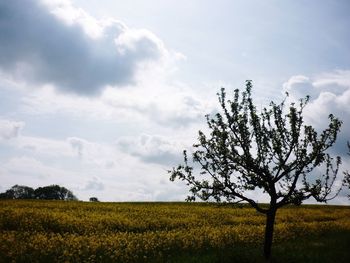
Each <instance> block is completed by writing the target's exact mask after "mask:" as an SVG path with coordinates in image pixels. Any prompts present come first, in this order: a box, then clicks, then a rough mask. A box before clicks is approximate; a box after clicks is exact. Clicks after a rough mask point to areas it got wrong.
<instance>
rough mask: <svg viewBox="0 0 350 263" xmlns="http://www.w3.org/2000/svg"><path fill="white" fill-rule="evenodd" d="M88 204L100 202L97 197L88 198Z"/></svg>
mask: <svg viewBox="0 0 350 263" xmlns="http://www.w3.org/2000/svg"><path fill="white" fill-rule="evenodd" d="M89 201H90V202H100V201H99V200H98V198H97V197H90V199H89Z"/></svg>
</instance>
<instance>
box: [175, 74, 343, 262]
mask: <svg viewBox="0 0 350 263" xmlns="http://www.w3.org/2000/svg"><path fill="white" fill-rule="evenodd" d="M251 90H252V83H251V81H247V82H246V89H245V91H244V92H241V94H240V91H239V90H238V89H236V90H235V91H234V96H233V99H232V100H228V99H227V98H226V92H225V89H223V88H222V89H221V92H220V93H219V94H218V98H219V103H220V106H221V112H219V113H216V114H215V116H209V115H207V116H206V118H207V125H208V128H209V130H210V134H209V135H206V134H205V133H204V132H202V131H199V136H198V143H196V144H194V145H193V148H194V149H193V153H192V158H191V159H189V157H188V154H187V152H186V151H184V163H183V164H181V165H179V166H177V167H174V168H173V169H172V170H171V171H169V172H170V174H171V176H170V179H171V180H172V181H174V180H175V179H180V180H183V181H185V182H186V183H187V185H188V186H189V187H190V195H189V196H188V199H187V200H189V201H193V200H195V199H196V198H200V199H202V200H216V201H218V202H219V201H228V202H242V201H244V202H248V203H249V204H250V205H251V206H253V207H254V208H255V209H256V210H257V211H259V212H261V213H264V214H266V216H267V222H266V233H265V248H264V251H265V256H266V257H267V258H268V257H269V256H270V249H271V244H268V243H271V242H272V233H273V225H274V220H275V215H276V211H277V209H278V208H280V207H282V206H284V205H287V204H296V205H299V204H301V203H302V202H303V201H304V200H306V199H308V198H310V197H313V198H314V199H315V200H316V201H318V202H326V201H327V200H329V199H331V198H334V197H335V196H336V195H337V193H338V191H336V192H335V194H334V195H333V196H330V195H331V192H332V188H333V185H334V182H335V179H336V175H337V172H338V168H339V164H340V163H341V159H340V157H336V158H333V157H331V156H330V155H329V154H328V153H327V150H328V149H329V148H330V147H331V146H332V145H333V144H334V143H335V141H336V139H337V135H338V132H339V130H340V127H341V124H342V123H341V121H340V120H338V119H337V118H336V117H334V116H333V115H332V114H331V115H329V117H328V118H329V125H328V127H327V128H326V129H325V130H323V131H322V132H321V133H318V132H317V131H316V129H315V128H314V127H312V126H311V125H306V124H304V119H303V110H304V109H305V106H306V105H307V103H308V102H309V97H306V98H304V99H301V100H300V101H299V102H298V103H291V104H289V106H288V107H287V106H286V99H285V100H284V101H282V102H281V103H280V104H276V103H274V102H271V103H270V105H269V107H268V108H263V109H262V110H261V111H260V112H258V111H257V108H256V106H255V105H254V102H253V98H252V94H251ZM287 96H288V94H287ZM321 166H324V167H325V171H324V173H320V172H319V171H315V168H319V167H321ZM313 171H314V173H312V172H313ZM258 189H260V190H261V191H262V192H264V193H265V194H268V196H269V198H270V202H269V206H262V205H261V204H259V203H258V202H257V201H255V200H253V198H251V197H250V196H251V195H249V194H247V193H249V192H251V191H255V190H258Z"/></svg>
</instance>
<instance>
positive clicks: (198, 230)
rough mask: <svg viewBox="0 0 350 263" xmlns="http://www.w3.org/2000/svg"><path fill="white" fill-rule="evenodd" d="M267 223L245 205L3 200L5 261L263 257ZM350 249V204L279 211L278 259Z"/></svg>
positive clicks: (323, 256) (0, 257)
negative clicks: (348, 205) (346, 205)
mask: <svg viewBox="0 0 350 263" xmlns="http://www.w3.org/2000/svg"><path fill="white" fill-rule="evenodd" d="M264 224H265V217H264V215H261V214H259V213H257V212H256V211H255V210H254V209H252V208H249V207H248V206H244V205H240V206H238V205H235V206H233V205H217V204H207V203H87V202H73V201H72V202H65V201H36V200H34V201H20V200H8V201H0V262H260V261H261V262H262V257H261V250H262V242H263V236H264ZM349 250H350V207H341V206H300V207H293V206H290V207H286V208H282V209H280V210H279V211H278V214H277V219H276V225H275V234H274V245H273V250H272V254H273V257H272V261H273V262H350V251H349ZM335 258H336V259H337V260H336V261H333V260H335Z"/></svg>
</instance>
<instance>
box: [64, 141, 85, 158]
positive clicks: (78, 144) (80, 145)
mask: <svg viewBox="0 0 350 263" xmlns="http://www.w3.org/2000/svg"><path fill="white" fill-rule="evenodd" d="M67 141H68V142H69V143H70V145H71V146H72V148H73V149H74V150H75V151H76V152H77V155H78V156H79V157H82V155H83V149H84V144H85V143H86V141H85V140H82V139H80V138H76V137H70V138H67Z"/></svg>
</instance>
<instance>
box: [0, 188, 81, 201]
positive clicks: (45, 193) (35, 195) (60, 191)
mask: <svg viewBox="0 0 350 263" xmlns="http://www.w3.org/2000/svg"><path fill="white" fill-rule="evenodd" d="M0 199H42V200H67V201H69V200H78V198H77V197H76V196H75V195H74V194H73V192H72V191H70V190H68V189H67V188H65V187H62V186H59V185H48V186H44V187H38V188H36V189H33V188H31V187H29V186H25V185H17V184H16V185H14V186H12V187H11V188H10V189H8V190H6V191H5V192H4V193H0Z"/></svg>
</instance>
